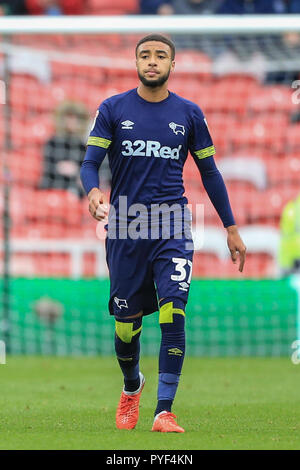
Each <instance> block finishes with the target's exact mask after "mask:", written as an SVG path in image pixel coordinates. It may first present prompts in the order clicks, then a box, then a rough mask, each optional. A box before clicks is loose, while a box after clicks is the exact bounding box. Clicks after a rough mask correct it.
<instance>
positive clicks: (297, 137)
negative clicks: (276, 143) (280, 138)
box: [286, 124, 300, 152]
mask: <svg viewBox="0 0 300 470" xmlns="http://www.w3.org/2000/svg"><path fill="white" fill-rule="evenodd" d="M286 139H287V145H286V150H287V151H288V152H296V151H299V150H300V124H292V125H290V126H289V128H288V129H287V135H286Z"/></svg>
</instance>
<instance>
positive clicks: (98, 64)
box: [0, 16, 300, 355]
mask: <svg viewBox="0 0 300 470" xmlns="http://www.w3.org/2000/svg"><path fill="white" fill-rule="evenodd" d="M295 19H296V17H295V16H294V17H292V16H291V17H289V18H287V17H279V16H277V17H276V18H273V17H270V16H268V18H267V17H263V18H262V17H258V18H256V17H247V16H245V17H242V18H241V17H239V18H232V17H229V18H226V17H222V19H221V18H218V17H201V18H199V17H197V18H195V17H193V18H191V17H183V18H181V17H180V18H179V17H176V18H174V17H170V18H169V17H167V18H166V19H164V18H153V17H147V18H146V17H138V16H123V17H122V16H115V17H110V16H108V17H98V16H95V17H78V18H67V17H62V18H58V19H55V20H54V21H52V19H50V18H21V19H20V18H6V19H2V20H1V22H0V23H1V24H0V33H2V39H1V44H0V53H1V73H2V82H1V101H2V106H1V108H2V109H1V111H2V112H1V117H0V139H1V148H2V160H1V166H0V178H1V186H2V195H1V198H0V204H1V223H2V228H1V238H2V242H1V265H2V279H1V295H2V308H1V311H0V319H1V328H0V339H1V340H5V341H6V344H7V351H8V352H11V353H28V354H30V353H32V354H35V353H42V354H62V355H63V354H110V353H112V352H113V341H112V337H113V331H114V324H113V320H112V318H110V317H109V314H108V307H107V302H108V294H109V282H108V272H107V267H106V261H105V249H104V238H105V232H104V228H103V224H101V223H97V222H96V221H95V220H94V219H92V218H91V216H90V214H89V212H88V202H87V199H86V197H85V196H84V194H83V190H82V187H81V183H80V181H79V167H80V163H81V161H82V159H83V157H84V152H85V144H86V140H87V136H88V134H89V129H90V128H91V125H92V121H93V119H94V116H95V112H96V110H97V107H98V106H99V104H100V103H101V102H102V101H103V100H104V99H105V98H107V97H109V96H111V95H114V94H118V93H121V92H123V91H126V90H128V89H131V88H134V87H136V86H137V84H138V79H137V73H136V69H135V56H134V51H135V45H136V43H137V41H138V40H139V39H140V38H141V37H143V36H144V35H146V34H148V33H150V32H155V31H159V32H161V33H165V34H166V35H168V36H169V37H171V38H172V39H173V40H174V42H175V45H176V48H177V53H176V69H175V72H174V74H173V76H172V77H171V79H170V87H169V88H170V90H171V91H173V92H175V93H178V94H179V95H181V96H183V97H184V98H186V99H189V100H192V101H194V102H195V103H197V104H198V105H199V106H200V107H201V109H202V110H203V112H204V114H205V116H206V119H207V122H208V126H209V129H210V132H211V135H212V138H213V141H214V144H215V147H216V152H217V153H216V163H217V166H218V168H219V169H220V171H221V173H222V175H223V178H224V180H225V183H226V186H227V189H228V193H229V197H230V201H231V205H232V208H233V211H234V214H235V218H236V221H237V224H238V226H239V229H240V233H241V235H242V237H243V239H244V241H245V244H246V246H247V261H246V265H245V269H244V273H243V274H242V275H241V273H239V272H238V269H237V266H236V265H233V263H232V261H231V259H230V253H229V251H228V248H227V245H226V232H225V231H224V228H223V226H222V223H221V221H220V220H219V218H218V216H217V214H216V212H215V209H214V208H213V206H212V204H211V202H210V201H209V199H208V196H207V194H206V192H205V190H204V188H203V186H202V183H201V177H200V175H199V172H198V170H197V168H196V166H195V163H194V162H193V159H192V158H191V156H190V155H189V157H188V159H187V162H186V165H185V168H184V184H185V189H186V196H187V198H188V200H189V203H190V204H191V207H192V212H193V213H194V212H195V207H196V204H199V203H203V205H204V231H203V234H204V237H202V235H201V234H202V227H200V226H198V225H197V224H196V223H195V224H194V226H193V233H194V236H195V244H196V252H195V256H194V263H193V281H192V285H191V293H190V300H189V303H188V314H187V328H188V333H187V339H188V347H189V353H190V354H195V355H196V354H199V355H200V354H202V355H239V354H248V355H251V354H253V355H286V354H290V353H291V349H290V348H291V343H292V342H293V340H295V339H296V338H297V331H296V329H297V294H296V292H295V291H294V290H293V288H292V287H291V284H290V278H289V276H288V275H289V274H291V273H292V272H293V269H294V266H292V261H291V259H290V258H291V256H292V255H291V248H290V244H289V240H287V239H285V241H282V231H284V230H285V226H286V224H287V223H289V222H283V221H282V214H283V211H284V208H285V207H286V205H287V204H288V203H289V202H290V201H293V200H295V199H296V198H297V196H298V195H299V193H300V187H299V181H300V158H299V151H300V106H299V103H300V92H299V90H300V74H299V71H300V59H299V58H300V54H299V52H300V27H299V25H300V21H298V23H297V21H295ZM100 175H101V181H102V189H103V190H104V191H105V193H106V195H107V197H109V193H110V181H111V180H110V169H109V165H108V162H107V159H105V161H104V163H103V165H102V167H101V169H100ZM299 205H300V204H299ZM299 214H300V210H299ZM194 215H195V214H194ZM289 220H290V219H289ZM291 223H292V222H291V220H290V224H291ZM298 225H299V220H298ZM281 229H282V230H281ZM298 230H299V228H298ZM285 242H286V244H284V243H285ZM298 246H299V245H298ZM299 258H300V255H299ZM298 323H299V322H298ZM144 324H145V327H144V333H143V348H144V352H145V353H146V354H147V353H148V354H153V353H155V352H156V351H157V350H158V342H159V328H158V320H157V315H152V316H151V317H148V318H145V321H144Z"/></svg>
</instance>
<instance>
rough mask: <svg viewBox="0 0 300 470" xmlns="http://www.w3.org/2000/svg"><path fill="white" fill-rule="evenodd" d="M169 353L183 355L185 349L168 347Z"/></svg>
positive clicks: (170, 354)
mask: <svg viewBox="0 0 300 470" xmlns="http://www.w3.org/2000/svg"><path fill="white" fill-rule="evenodd" d="M168 354H169V356H182V354H183V351H181V349H179V348H171V349H168Z"/></svg>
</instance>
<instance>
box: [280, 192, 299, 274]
mask: <svg viewBox="0 0 300 470" xmlns="http://www.w3.org/2000/svg"><path fill="white" fill-rule="evenodd" d="M280 234H281V239H280V248H279V263H280V266H281V269H282V274H283V275H289V274H293V273H296V272H298V273H300V195H299V196H298V197H297V198H296V199H294V200H292V201H289V202H288V203H287V204H286V206H285V207H284V208H283V211H282V215H281V219H280Z"/></svg>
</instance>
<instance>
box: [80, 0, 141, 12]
mask: <svg viewBox="0 0 300 470" xmlns="http://www.w3.org/2000/svg"><path fill="white" fill-rule="evenodd" d="M87 10H88V13H90V14H95V15H124V14H128V13H137V11H138V0H114V1H113V2H112V1H111V0H88V2H87Z"/></svg>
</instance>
